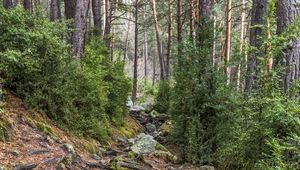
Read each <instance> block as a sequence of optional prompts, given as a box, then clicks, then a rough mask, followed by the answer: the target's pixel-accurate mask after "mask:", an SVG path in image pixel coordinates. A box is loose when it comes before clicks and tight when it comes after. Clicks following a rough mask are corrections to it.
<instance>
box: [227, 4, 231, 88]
mask: <svg viewBox="0 0 300 170" xmlns="http://www.w3.org/2000/svg"><path fill="white" fill-rule="evenodd" d="M231 5H232V0H227V17H226V48H225V74H226V77H227V85H229V84H230V70H231V69H230V66H229V61H230V50H231V15H232V11H231Z"/></svg>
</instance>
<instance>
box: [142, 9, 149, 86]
mask: <svg viewBox="0 0 300 170" xmlns="http://www.w3.org/2000/svg"><path fill="white" fill-rule="evenodd" d="M143 17H144V50H143V54H144V74H145V82H147V76H148V75H147V60H148V32H147V20H146V6H144V16H143Z"/></svg>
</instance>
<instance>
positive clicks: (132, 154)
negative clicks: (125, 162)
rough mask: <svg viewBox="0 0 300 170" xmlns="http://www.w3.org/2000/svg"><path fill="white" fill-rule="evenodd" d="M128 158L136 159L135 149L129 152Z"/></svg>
mask: <svg viewBox="0 0 300 170" xmlns="http://www.w3.org/2000/svg"><path fill="white" fill-rule="evenodd" d="M127 156H128V158H130V159H135V158H136V156H137V155H136V154H135V153H134V152H133V151H130V152H128V155H127Z"/></svg>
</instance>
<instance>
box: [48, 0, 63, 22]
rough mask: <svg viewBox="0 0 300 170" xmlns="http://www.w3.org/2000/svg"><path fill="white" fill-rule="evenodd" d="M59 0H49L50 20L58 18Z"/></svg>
mask: <svg viewBox="0 0 300 170" xmlns="http://www.w3.org/2000/svg"><path fill="white" fill-rule="evenodd" d="M60 18H61V13H60V1H59V0H51V4H50V20H51V21H57V20H60Z"/></svg>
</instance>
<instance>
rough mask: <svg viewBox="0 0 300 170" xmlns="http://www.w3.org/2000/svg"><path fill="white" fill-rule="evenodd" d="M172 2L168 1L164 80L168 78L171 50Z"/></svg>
mask: <svg viewBox="0 0 300 170" xmlns="http://www.w3.org/2000/svg"><path fill="white" fill-rule="evenodd" d="M172 22H173V20H172V2H171V0H168V46H167V64H166V78H167V79H169V77H170V59H171V50H172V36H173V32H172Z"/></svg>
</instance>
